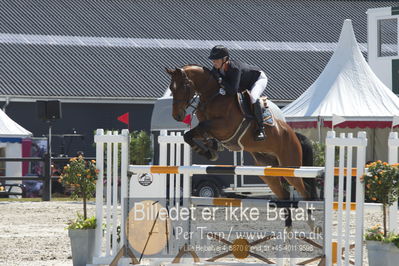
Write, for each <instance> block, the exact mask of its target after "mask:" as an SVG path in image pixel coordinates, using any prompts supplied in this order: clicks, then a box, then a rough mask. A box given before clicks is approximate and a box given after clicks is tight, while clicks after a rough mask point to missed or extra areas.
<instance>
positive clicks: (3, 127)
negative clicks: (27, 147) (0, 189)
mask: <svg viewBox="0 0 399 266" xmlns="http://www.w3.org/2000/svg"><path fill="white" fill-rule="evenodd" d="M31 135H32V133H31V132H29V131H28V130H26V129H25V128H23V127H22V126H20V125H19V124H18V123H16V122H15V121H14V120H12V119H11V118H10V117H9V116H8V115H7V114H6V113H4V112H3V111H2V110H1V109H0V156H2V157H7V158H13V157H14V158H16V157H22V145H21V142H22V139H23V138H26V137H29V136H31ZM3 167H4V168H5V169H4V170H5V171H4V175H5V176H22V163H21V162H6V163H4V164H3V165H2V166H1V168H3ZM12 183H21V181H6V184H12ZM11 191H12V192H19V190H18V189H17V188H15V187H13V188H12V190H11Z"/></svg>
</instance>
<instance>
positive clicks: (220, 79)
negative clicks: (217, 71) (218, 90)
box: [218, 77, 223, 85]
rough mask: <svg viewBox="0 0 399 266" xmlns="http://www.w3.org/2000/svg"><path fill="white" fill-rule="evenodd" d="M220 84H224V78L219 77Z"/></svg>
mask: <svg viewBox="0 0 399 266" xmlns="http://www.w3.org/2000/svg"><path fill="white" fill-rule="evenodd" d="M218 83H219V85H222V83H223V79H222V77H219V78H218Z"/></svg>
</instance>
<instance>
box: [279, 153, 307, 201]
mask: <svg viewBox="0 0 399 266" xmlns="http://www.w3.org/2000/svg"><path fill="white" fill-rule="evenodd" d="M277 157H278V161H279V166H280V167H284V166H290V167H291V166H301V165H302V153H301V151H300V150H299V151H296V150H286V151H284V153H282V154H279V155H278V156H277ZM284 178H285V179H286V180H287V182H288V183H289V184H290V185H291V186H293V187H294V188H295V189H296V190H297V191H298V192H299V194H300V195H301V196H302V198H303V199H304V200H309V199H310V194H309V193H308V192H307V191H306V188H305V184H304V182H303V178H300V177H289V176H285V177H284Z"/></svg>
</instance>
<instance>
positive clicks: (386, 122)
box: [283, 20, 399, 128]
mask: <svg viewBox="0 0 399 266" xmlns="http://www.w3.org/2000/svg"><path fill="white" fill-rule="evenodd" d="M283 113H284V115H285V116H286V119H287V121H288V122H290V124H291V125H292V126H293V127H295V128H305V127H316V125H317V121H321V120H324V126H327V127H330V126H331V117H332V115H333V114H336V115H340V116H343V117H345V118H346V120H347V121H346V122H344V123H342V124H340V125H339V127H351V128H354V127H361V128H364V127H372V128H375V127H390V126H391V121H392V116H394V115H399V98H398V97H397V96H396V95H395V94H394V93H393V92H392V91H391V90H390V89H389V88H388V87H386V86H385V85H384V84H383V83H382V82H381V81H380V80H379V79H378V77H377V76H376V75H375V74H374V72H373V71H372V70H371V68H370V66H369V65H368V63H367V62H366V60H365V59H364V57H363V55H362V53H361V51H360V49H359V46H358V44H357V41H356V38H355V34H354V32H353V28H352V21H351V20H345V22H344V26H343V28H342V31H341V35H340V38H339V42H338V45H337V48H336V50H335V52H334V54H333V56H332V57H331V59H330V61H329V62H328V64H327V66H326V67H325V68H324V70H323V72H322V73H321V74H320V76H319V78H318V79H317V80H316V81H315V82H314V83H313V84H312V85H311V86H310V87H309V88H308V89H307V90H306V91H305V92H304V93H303V94H302V95H301V96H300V97H299V98H298V99H296V100H295V101H294V102H292V103H291V104H289V105H287V106H286V107H285V108H283Z"/></svg>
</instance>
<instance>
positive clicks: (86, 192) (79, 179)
mask: <svg viewBox="0 0 399 266" xmlns="http://www.w3.org/2000/svg"><path fill="white" fill-rule="evenodd" d="M97 176H98V170H97V168H96V162H95V161H94V160H92V161H86V160H85V159H84V158H83V156H81V155H80V156H78V157H75V158H72V159H70V161H69V164H67V165H66V166H65V167H64V169H63V171H62V174H61V176H60V182H61V183H62V184H63V185H68V186H70V187H72V190H71V197H72V199H77V198H78V197H81V198H82V200H83V215H82V214H78V215H77V218H76V219H75V220H74V221H70V222H69V223H68V226H67V229H68V235H69V237H70V239H71V249H72V260H73V265H75V266H77V265H86V264H87V263H91V260H92V258H93V252H94V240H95V239H94V237H95V228H96V219H95V217H90V218H88V217H87V200H89V199H90V198H91V197H92V196H93V194H94V192H95V190H96V180H97Z"/></svg>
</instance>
